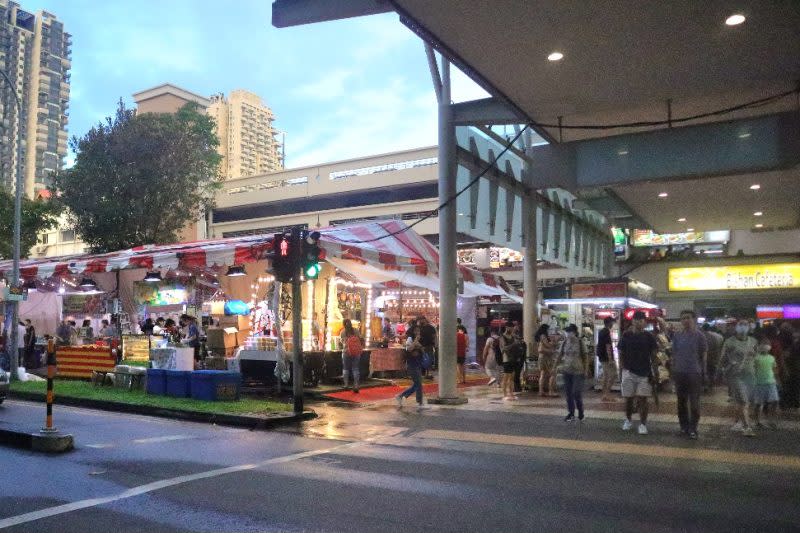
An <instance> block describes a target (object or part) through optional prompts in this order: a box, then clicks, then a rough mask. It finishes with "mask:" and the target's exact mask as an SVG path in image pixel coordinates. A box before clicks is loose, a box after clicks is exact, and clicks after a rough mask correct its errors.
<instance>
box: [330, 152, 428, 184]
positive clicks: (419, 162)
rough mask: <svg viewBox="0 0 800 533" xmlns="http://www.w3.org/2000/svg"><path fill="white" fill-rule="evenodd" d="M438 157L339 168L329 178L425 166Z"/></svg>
mask: <svg viewBox="0 0 800 533" xmlns="http://www.w3.org/2000/svg"><path fill="white" fill-rule="evenodd" d="M437 162H438V159H437V158H435V157H429V158H427V159H416V160H413V161H401V162H399V163H387V164H386V165H379V166H374V167H363V168H355V169H352V170H341V171H338V172H331V173H330V179H331V180H340V179H344V178H348V177H350V176H367V175H370V174H378V173H380V172H391V171H393V170H404V169H409V168H417V167H425V166H430V165H435V164H436V163H437Z"/></svg>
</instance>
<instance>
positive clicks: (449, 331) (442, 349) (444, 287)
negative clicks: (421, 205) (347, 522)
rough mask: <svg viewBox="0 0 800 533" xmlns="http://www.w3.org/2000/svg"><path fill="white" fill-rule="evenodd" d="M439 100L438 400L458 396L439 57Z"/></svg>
mask: <svg viewBox="0 0 800 533" xmlns="http://www.w3.org/2000/svg"><path fill="white" fill-rule="evenodd" d="M441 75H442V98H441V100H439V205H444V204H445V203H446V202H449V203H446V205H444V206H443V207H442V208H441V209H440V210H439V302H440V307H439V401H440V402H441V401H444V402H448V403H449V402H453V401H457V399H458V390H457V388H456V318H457V317H456V298H457V294H458V268H457V253H456V244H457V238H456V203H455V201H454V200H452V198H453V197H454V196H455V194H456V135H455V134H456V131H455V126H454V125H453V111H452V108H451V106H450V62H449V61H448V60H447V59H446V58H445V57H442V72H441Z"/></svg>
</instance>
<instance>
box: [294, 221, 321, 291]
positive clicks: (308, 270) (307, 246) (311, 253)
mask: <svg viewBox="0 0 800 533" xmlns="http://www.w3.org/2000/svg"><path fill="white" fill-rule="evenodd" d="M319 237H320V234H319V232H318V231H312V232H308V231H303V232H302V233H301V234H300V238H301V242H302V245H303V256H302V265H301V266H302V269H303V274H304V275H305V277H306V279H317V277H318V276H319V274H320V272H322V266H321V265H320V261H321V260H322V256H323V253H322V248H320V247H319Z"/></svg>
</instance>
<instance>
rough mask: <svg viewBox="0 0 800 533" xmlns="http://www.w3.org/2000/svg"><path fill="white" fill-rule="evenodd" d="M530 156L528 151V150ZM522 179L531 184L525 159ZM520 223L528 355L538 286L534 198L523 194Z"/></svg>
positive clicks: (535, 323) (535, 321) (536, 324)
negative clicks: (522, 239)
mask: <svg viewBox="0 0 800 533" xmlns="http://www.w3.org/2000/svg"><path fill="white" fill-rule="evenodd" d="M524 137H525V140H526V142H525V146H526V147H530V139H531V135H530V131H526V132H525V136H524ZM528 155H529V156H530V151H528ZM523 179H524V180H525V182H526V183H527V184H528V185H532V182H533V176H531V169H530V164H529V163H528V162H527V161H526V162H525V168H524V169H523ZM522 223H523V227H524V228H525V230H524V231H525V240H524V243H523V245H524V247H523V249H522V254H523V259H522V288H523V290H524V291H525V292H524V295H523V302H522V337H523V339H524V340H525V344H526V345H527V346H528V355H530V354H533V353H535V352H534V350H536V345H535V343H534V341H533V335H534V334H535V333H536V328H538V327H539V306H538V303H539V288H538V284H537V279H536V261H537V253H536V246H537V242H538V241H537V239H536V229H537V228H536V200H535V199H534V198H532V197H528V196H525V197H523V198H522Z"/></svg>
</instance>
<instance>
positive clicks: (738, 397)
mask: <svg viewBox="0 0 800 533" xmlns="http://www.w3.org/2000/svg"><path fill="white" fill-rule="evenodd" d="M749 332H750V325H749V324H748V323H747V320H740V321H739V322H737V323H736V335H735V336H733V337H730V338H728V339H727V340H726V341H725V344H724V345H723V346H722V359H721V361H720V363H721V366H722V372H723V374H724V375H725V378H726V379H727V380H728V387H729V388H730V392H731V398H732V399H733V402H734V404H735V406H736V411H735V414H734V420H733V427H732V428H731V429H732V430H733V431H741V432H742V434H743V435H745V436H746V437H752V436H754V435H755V433H754V432H753V428H752V426H751V424H750V414H749V412H748V408H749V405H750V399H751V396H752V394H753V384H754V380H755V366H754V365H755V363H754V361H755V355H756V346H757V342H756V340H755V339H754V338H753V337H750V336H749V335H748V333H749Z"/></svg>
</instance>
